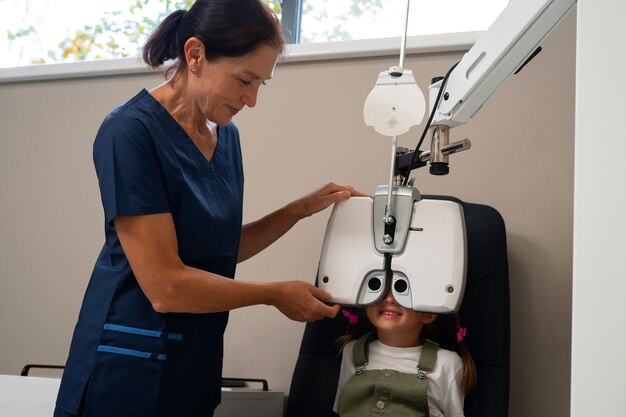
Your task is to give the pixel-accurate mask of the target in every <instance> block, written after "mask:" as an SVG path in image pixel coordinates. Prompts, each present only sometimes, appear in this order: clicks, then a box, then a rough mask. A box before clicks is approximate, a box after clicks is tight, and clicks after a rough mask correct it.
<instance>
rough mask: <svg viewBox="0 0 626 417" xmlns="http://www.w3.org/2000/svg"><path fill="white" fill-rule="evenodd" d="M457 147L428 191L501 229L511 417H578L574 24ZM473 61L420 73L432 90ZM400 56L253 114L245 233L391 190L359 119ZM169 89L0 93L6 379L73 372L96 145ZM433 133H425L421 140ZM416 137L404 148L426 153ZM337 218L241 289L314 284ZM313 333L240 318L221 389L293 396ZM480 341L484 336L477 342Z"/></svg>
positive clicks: (286, 77) (304, 80)
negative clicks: (37, 366)
mask: <svg viewBox="0 0 626 417" xmlns="http://www.w3.org/2000/svg"><path fill="white" fill-rule="evenodd" d="M543 46H544V52H543V53H541V54H540V55H539V56H538V57H537V58H536V59H535V60H534V62H533V63H532V64H531V65H529V66H528V67H526V68H525V69H524V71H522V73H521V74H519V75H517V76H514V77H513V78H511V79H510V80H508V81H507V82H506V83H505V84H504V86H503V87H502V88H501V89H500V90H498V91H497V93H496V94H495V95H494V96H493V97H492V99H491V100H490V101H489V102H488V103H487V104H486V105H485V107H484V108H483V109H482V110H481V111H480V112H479V114H478V115H476V117H475V118H474V119H473V120H472V121H471V122H470V123H468V124H467V125H464V126H461V127H458V128H455V129H454V130H453V131H452V135H453V137H454V139H453V140H458V139H461V138H465V137H467V138H469V139H471V140H472V143H473V145H472V149H471V150H470V151H468V152H465V153H461V154H458V155H455V156H454V158H453V161H452V164H451V173H450V175H448V176H446V177H433V176H430V175H428V174H427V171H426V170H422V171H423V172H415V173H414V174H415V175H416V177H417V180H416V186H417V187H418V188H419V189H420V191H421V192H422V193H431V194H449V195H455V196H457V197H460V198H461V199H464V200H466V201H471V202H478V203H483V204H488V205H491V206H493V207H495V208H496V209H498V210H499V211H500V213H501V214H502V215H503V217H504V219H505V222H506V225H507V234H508V245H509V246H508V249H509V252H508V253H509V264H510V280H511V317H512V320H511V327H512V329H511V330H512V350H511V354H512V364H511V366H512V372H511V416H512V417H521V416H528V415H530V416H535V417H541V416H546V417H554V416H567V415H569V384H570V341H571V332H570V325H571V270H572V268H571V265H572V201H573V191H572V190H573V152H574V146H573V143H574V78H575V69H574V66H575V14H574V13H571V14H570V16H568V17H567V18H566V20H565V22H563V24H561V25H560V26H559V27H558V28H557V30H556V31H555V32H554V33H552V34H551V35H550V37H549V38H548V39H547V40H546V41H544V44H543ZM461 55H462V53H446V54H430V55H416V56H409V57H407V60H406V63H405V67H407V68H409V69H412V70H413V72H414V74H415V75H416V78H417V80H418V83H419V84H420V86H422V87H423V88H424V87H425V86H426V85H428V81H429V80H430V78H431V77H432V76H435V75H443V74H444V73H445V72H446V70H447V69H448V68H449V67H450V66H451V65H452V64H454V62H456V61H457V60H458V59H459V58H460V56H461ZM396 63H397V57H389V58H377V59H355V60H343V61H329V62H315V63H302V64H289V65H281V66H279V67H278V68H277V70H276V74H275V77H274V79H272V80H271V81H270V82H269V83H268V84H269V85H268V86H267V87H265V88H264V89H263V91H262V93H261V95H260V98H259V105H258V106H257V108H256V109H254V110H253V111H250V110H248V111H244V112H243V113H242V114H241V115H239V116H238V118H237V120H236V122H237V124H238V125H239V127H240V130H241V134H242V140H243V142H242V143H243V150H244V158H245V163H246V165H245V173H246V197H245V218H246V220H251V219H255V218H257V217H259V216H261V215H263V214H265V213H267V212H268V211H270V210H272V209H274V208H276V207H278V206H280V205H282V204H284V203H287V202H289V201H291V200H292V199H294V198H296V197H298V196H301V195H303V194H305V193H308V192H310V191H311V190H313V189H314V188H316V187H318V186H320V185H322V184H323V183H325V182H326V181H328V180H333V181H336V182H341V183H349V184H352V185H354V186H356V187H358V188H359V189H361V190H363V191H366V192H373V190H374V189H375V187H376V186H377V185H379V184H383V183H385V182H386V181H387V179H386V177H387V175H388V169H389V167H388V164H389V152H390V140H389V139H388V138H384V137H382V136H379V135H378V134H376V133H375V132H374V131H373V130H372V129H370V128H366V127H365V126H364V123H363V120H362V107H363V102H364V100H365V97H366V95H367V94H368V93H369V91H370V90H371V88H372V86H373V83H374V81H375V79H376V76H377V74H378V72H379V71H382V70H385V69H387V68H388V67H389V66H390V65H394V64H396ZM159 82H160V78H159V76H157V75H149V74H146V75H138V76H123V77H110V78H106V77H103V78H93V79H80V80H67V81H49V82H32V83H17V84H8V85H0V192H1V198H0V334H1V335H2V336H1V337H0V373H6V374H17V373H19V371H20V369H21V367H22V366H23V365H24V364H26V363H63V362H64V360H65V358H66V355H67V349H68V346H69V343H70V338H71V334H72V330H73V326H74V323H75V320H76V316H77V313H78V309H79V307H80V302H81V299H82V295H83V293H84V290H85V287H86V284H87V279H88V277H89V274H90V270H91V267H92V265H93V262H94V261H95V257H96V255H97V253H98V251H99V249H100V246H101V243H102V239H103V237H102V229H103V226H102V214H101V208H100V201H99V195H98V191H97V183H96V179H95V175H94V172H93V168H92V163H91V145H92V141H93V138H94V135H95V133H96V130H97V128H98V126H99V124H100V122H101V121H102V119H103V117H104V116H105V115H106V114H107V113H108V112H109V111H110V109H111V108H112V107H114V106H115V105H117V104H119V103H121V102H123V101H125V100H126V99H128V98H129V97H131V96H132V95H133V94H134V93H135V92H136V91H137V90H138V89H140V88H143V87H146V88H150V87H152V86H154V85H156V84H157V83H159ZM420 132H421V130H420ZM416 142H417V130H416V129H413V130H412V131H411V132H410V133H409V134H407V135H405V136H403V137H401V138H400V144H401V145H404V146H414V145H415V143H416ZM329 213H330V211H329V210H327V211H325V212H323V213H321V214H319V215H317V216H314V217H311V218H308V219H306V220H304V221H302V222H301V223H300V224H298V225H297V226H296V227H294V229H293V230H292V231H291V232H290V233H288V234H287V235H286V236H285V237H284V238H283V239H282V240H281V241H279V242H277V243H276V244H274V245H273V246H272V247H270V248H269V249H268V250H266V251H265V252H264V253H262V254H260V255H259V256H257V257H256V258H254V259H251V260H249V261H247V262H245V263H243V264H241V265H240V267H239V269H238V279H242V280H266V281H269V280H288V279H303V280H307V281H310V282H312V281H313V279H314V274H315V271H316V264H317V261H318V256H319V251H320V247H321V242H322V238H323V233H324V228H325V223H326V220H327V218H328V214H329ZM302 331H303V325H302V324H300V323H293V322H290V321H288V320H287V319H285V318H283V317H282V316H281V315H280V314H279V313H277V312H276V311H275V310H274V309H272V308H268V307H265V306H259V307H251V308H247V309H243V310H239V311H234V312H233V313H232V315H231V321H230V324H229V328H228V330H227V335H226V356H225V366H224V374H225V375H227V376H237V377H257V378H258V377H260V378H266V379H268V380H269V382H270V386H271V388H273V389H276V390H284V391H287V390H288V389H289V383H290V377H291V372H292V370H293V366H294V363H295V359H296V356H297V351H298V347H299V343H300V337H301V334H302ZM468 331H469V332H471V329H468Z"/></svg>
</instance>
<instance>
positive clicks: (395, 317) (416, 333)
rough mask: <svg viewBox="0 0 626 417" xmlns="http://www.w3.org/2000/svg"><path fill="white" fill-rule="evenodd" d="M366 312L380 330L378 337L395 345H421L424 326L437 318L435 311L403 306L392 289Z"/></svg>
mask: <svg viewBox="0 0 626 417" xmlns="http://www.w3.org/2000/svg"><path fill="white" fill-rule="evenodd" d="M365 313H366V314H367V318H368V319H369V320H370V322H371V323H372V324H373V325H374V327H376V329H377V330H378V339H379V340H380V341H381V342H382V343H384V344H385V345H387V346H393V347H412V346H419V345H420V335H421V333H422V327H423V326H424V324H428V323H432V322H433V321H434V320H435V318H437V315H436V314H435V313H421V312H418V311H413V310H409V309H407V308H404V307H402V306H401V305H400V304H398V303H397V302H396V300H395V299H394V298H393V295H392V293H391V290H389V291H388V292H387V294H386V295H385V297H384V298H383V299H382V300H381V301H380V302H379V303H378V304H374V305H371V306H368V307H366V308H365Z"/></svg>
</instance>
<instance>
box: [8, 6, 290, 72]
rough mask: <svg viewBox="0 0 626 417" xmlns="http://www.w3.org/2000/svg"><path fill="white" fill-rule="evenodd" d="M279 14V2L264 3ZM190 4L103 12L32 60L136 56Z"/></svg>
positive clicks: (22, 34) (16, 35)
mask: <svg viewBox="0 0 626 417" xmlns="http://www.w3.org/2000/svg"><path fill="white" fill-rule="evenodd" d="M263 1H264V2H265V3H267V4H268V5H269V6H270V7H271V8H272V9H273V10H274V11H275V12H276V13H277V14H280V11H281V6H280V2H279V0H263ZM192 3H193V0H135V2H134V3H132V4H130V5H129V6H128V9H127V10H125V11H124V12H123V11H121V10H116V11H110V12H106V13H105V14H104V16H103V17H102V18H100V21H99V22H97V23H96V24H91V25H84V26H83V27H82V28H80V29H78V30H76V31H75V32H74V33H72V34H70V35H69V36H67V37H66V38H65V39H62V40H61V41H60V42H59V44H58V48H57V49H54V50H51V51H48V53H47V56H42V57H40V58H39V59H35V60H33V62H32V63H33V64H44V63H53V62H70V61H85V60H98V59H116V58H127V57H131V56H137V55H139V54H140V48H141V46H142V44H143V43H144V41H145V40H146V38H147V36H148V34H149V33H150V32H151V31H152V29H153V28H154V27H155V26H156V25H157V23H158V22H160V21H161V20H162V19H163V18H164V17H165V16H167V15H168V14H170V13H171V12H173V11H174V10H178V9H189V8H190V7H191V4H192ZM155 5H156V6H157V8H158V10H160V12H159V13H158V14H157V15H156V16H149V13H148V11H147V10H148V9H149V8H152V9H154V8H155ZM36 33H37V30H36V28H35V27H33V26H30V27H29V28H27V29H19V30H17V31H15V32H7V38H8V40H9V41H15V40H18V39H25V38H27V37H29V36H31V35H35V34H36Z"/></svg>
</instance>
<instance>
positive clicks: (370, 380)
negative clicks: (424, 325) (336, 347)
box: [337, 333, 439, 417]
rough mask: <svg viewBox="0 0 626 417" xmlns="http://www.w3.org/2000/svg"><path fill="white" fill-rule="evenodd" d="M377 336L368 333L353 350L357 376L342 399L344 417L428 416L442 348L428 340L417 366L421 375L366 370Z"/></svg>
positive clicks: (351, 378)
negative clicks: (431, 383)
mask: <svg viewBox="0 0 626 417" xmlns="http://www.w3.org/2000/svg"><path fill="white" fill-rule="evenodd" d="M372 340H373V335H372V334H371V333H368V334H366V335H364V336H362V337H361V338H359V339H358V340H357V342H356V343H355V345H354V349H353V361H354V366H355V368H356V373H355V374H354V375H352V377H350V379H348V381H347V382H346V384H345V385H344V387H343V389H342V391H341V394H340V396H339V403H338V407H337V408H338V409H337V411H338V412H339V415H340V416H341V417H367V416H384V415H386V416H392V417H428V416H429V410H428V400H427V397H426V393H427V390H428V373H429V372H431V371H432V369H433V367H434V366H435V361H436V359H437V349H438V347H439V346H438V345H437V344H436V343H434V342H431V341H430V340H427V341H426V342H425V343H424V346H423V347H422V353H421V355H420V358H419V362H418V364H417V375H410V374H405V373H402V372H398V371H394V370H392V369H383V370H379V369H376V370H371V371H368V370H366V369H365V367H366V366H367V360H368V345H369V343H370V342H371V341H372Z"/></svg>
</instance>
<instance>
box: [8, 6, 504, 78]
mask: <svg viewBox="0 0 626 417" xmlns="http://www.w3.org/2000/svg"><path fill="white" fill-rule="evenodd" d="M263 1H265V2H266V3H267V4H268V5H270V7H272V8H273V9H274V10H275V11H276V12H277V14H278V15H279V17H280V18H281V20H282V22H283V26H284V28H285V33H286V36H287V38H288V41H289V42H290V43H299V44H301V45H302V46H303V47H304V48H305V49H306V45H311V44H318V45H319V44H320V43H329V42H334V41H349V40H363V39H373V38H388V37H399V36H401V35H402V30H403V25H404V12H405V10H404V9H405V7H406V2H405V0H263ZM86 3H88V5H87V4H86ZM192 3H193V0H107V1H93V0H92V1H86V0H0V22H1V23H0V80H1V79H2V78H3V77H6V73H7V71H3V70H2V69H3V68H4V69H11V68H16V67H25V66H28V67H30V68H33V67H34V66H36V65H35V64H53V63H62V62H63V63H66V62H75V61H97V60H117V59H120V58H132V57H136V56H137V55H139V53H140V50H139V48H140V46H141V45H142V44H143V43H144V42H145V39H146V37H147V36H148V34H149V33H150V31H151V29H152V28H153V27H154V25H155V24H156V23H157V22H158V21H159V20H160V19H162V18H163V17H164V16H166V15H167V14H169V13H170V12H171V11H173V10H176V9H179V8H189V7H190V6H191V4H192ZM507 3H508V0H473V1H472V0H436V1H433V0H412V2H411V9H410V14H409V16H410V21H409V26H408V34H409V35H410V36H413V35H433V34H446V33H458V32H474V31H482V30H485V29H486V28H487V27H488V26H489V24H490V23H491V22H492V21H493V20H494V19H495V18H496V17H497V15H498V14H499V13H500V12H501V11H502V9H504V7H505V6H506V4H507ZM362 48H363V47H362V46H361V49H362ZM127 61H128V60H127ZM134 61H135V64H136V59H135V60H134ZM109 62H110V61H109ZM135 64H134V65H135ZM57 71H58V70H57Z"/></svg>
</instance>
